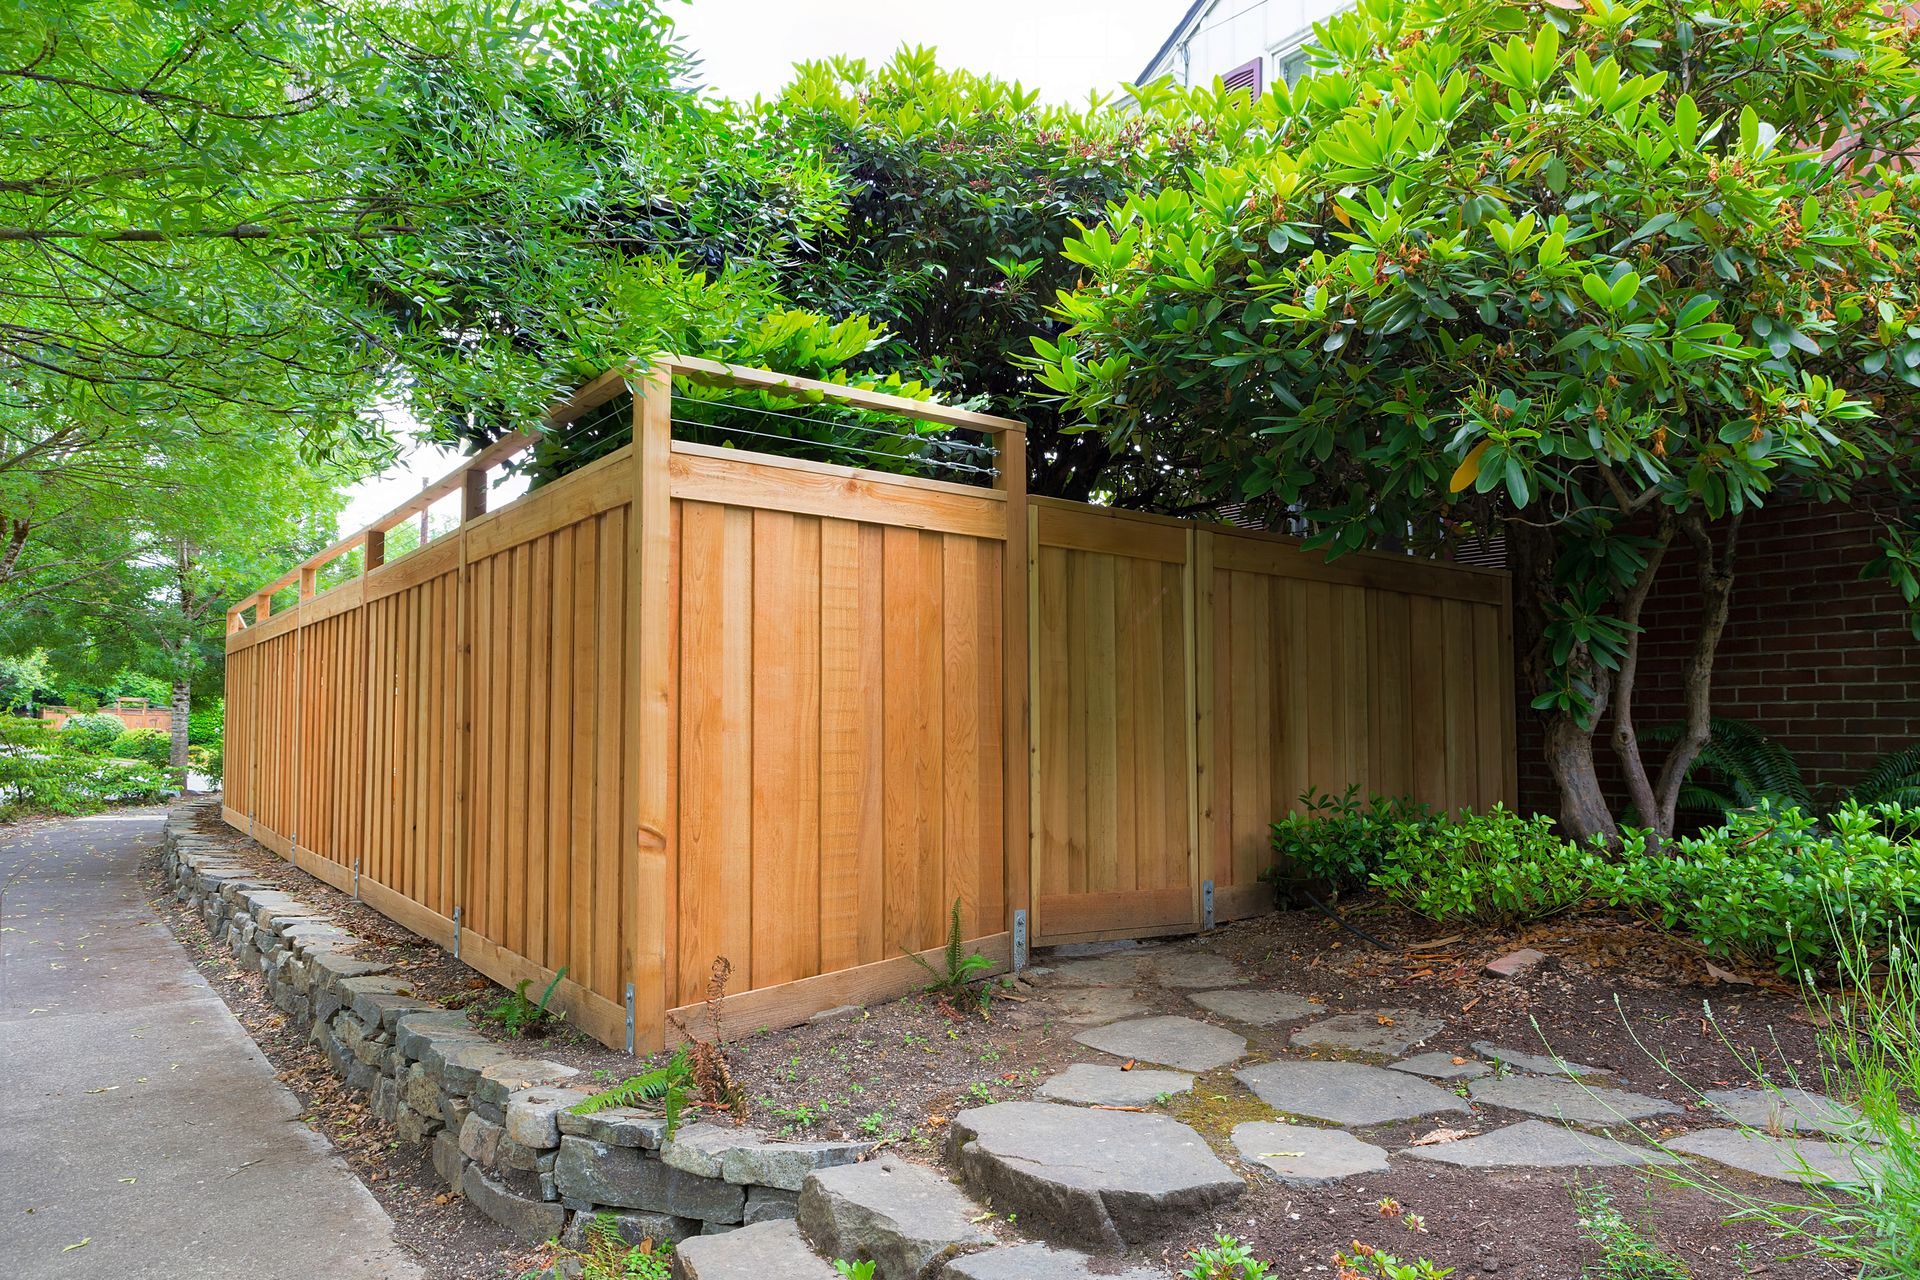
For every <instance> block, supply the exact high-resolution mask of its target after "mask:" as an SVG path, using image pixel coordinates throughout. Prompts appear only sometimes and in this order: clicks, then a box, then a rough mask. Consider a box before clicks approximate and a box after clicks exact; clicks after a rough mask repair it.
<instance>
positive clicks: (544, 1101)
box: [507, 1088, 592, 1149]
mask: <svg viewBox="0 0 1920 1280" xmlns="http://www.w3.org/2000/svg"><path fill="white" fill-rule="evenodd" d="M590 1096H592V1095H591V1094H589V1093H588V1091H587V1090H585V1089H554V1088H537V1089H522V1090H520V1091H518V1092H517V1093H514V1094H513V1095H512V1096H511V1097H509V1098H508V1099H507V1136H508V1137H510V1138H512V1139H513V1140H514V1141H515V1142H518V1143H520V1144H522V1145H523V1146H528V1147H536V1148H541V1149H547V1148H552V1147H557V1146H559V1145H560V1113H561V1112H563V1111H565V1110H566V1109H567V1108H568V1107H571V1106H573V1105H574V1104H575V1103H577V1102H580V1101H582V1100H583V1099H585V1098H588V1097H590Z"/></svg>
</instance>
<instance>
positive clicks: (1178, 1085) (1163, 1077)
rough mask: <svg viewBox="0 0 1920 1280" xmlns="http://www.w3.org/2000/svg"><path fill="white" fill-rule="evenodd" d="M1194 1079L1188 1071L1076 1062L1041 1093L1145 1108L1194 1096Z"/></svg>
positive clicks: (1097, 1103) (1060, 1099) (1058, 1099)
mask: <svg viewBox="0 0 1920 1280" xmlns="http://www.w3.org/2000/svg"><path fill="white" fill-rule="evenodd" d="M1192 1090H1193V1077H1192V1076H1190V1075H1188V1074H1187V1073H1186V1072H1184V1071H1154V1070H1151V1069H1149V1068H1146V1067H1136V1068H1134V1069H1133V1070H1132V1071H1122V1070H1121V1069H1120V1068H1119V1067H1114V1066H1108V1065H1106V1064H1105V1063H1092V1062H1076V1063H1074V1064H1073V1065H1072V1066H1070V1067H1068V1068H1067V1069H1066V1070H1065V1071H1062V1072H1061V1073H1060V1074H1059V1075H1057V1076H1054V1077H1053V1078H1052V1079H1050V1080H1048V1081H1047V1082H1046V1083H1045V1084H1043V1085H1041V1086H1040V1088H1039V1090H1038V1096H1040V1097H1042V1098H1047V1099H1050V1100H1051V1101H1054V1102H1084V1103H1088V1104H1091V1105H1093V1106H1103V1107H1144V1106H1149V1105H1151V1104H1152V1103H1153V1102H1154V1101H1155V1099H1157V1098H1159V1097H1161V1096H1162V1095H1163V1094H1178V1093H1190V1092H1192Z"/></svg>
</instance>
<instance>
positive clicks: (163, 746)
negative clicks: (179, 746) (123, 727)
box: [108, 729, 173, 769]
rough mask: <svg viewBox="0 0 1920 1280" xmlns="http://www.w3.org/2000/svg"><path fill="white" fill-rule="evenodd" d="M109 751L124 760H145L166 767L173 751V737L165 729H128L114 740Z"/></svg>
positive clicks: (157, 766) (159, 766) (158, 766)
mask: <svg viewBox="0 0 1920 1280" xmlns="http://www.w3.org/2000/svg"><path fill="white" fill-rule="evenodd" d="M108 751H109V753H110V754H112V755H115V756H118V757H119V758H120V759H122V760H144V761H146V762H147V763H148V764H150V765H153V766H155V767H156V768H161V769H164V768H166V767H167V758H168V756H170V755H172V753H173V738H172V736H171V735H170V734H168V733H167V731H166V730H164V729H128V730H127V731H126V732H125V733H123V734H121V735H120V736H119V737H117V738H115V739H114V740H113V746H111V747H110V748H108Z"/></svg>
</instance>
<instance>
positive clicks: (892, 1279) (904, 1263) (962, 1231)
mask: <svg viewBox="0 0 1920 1280" xmlns="http://www.w3.org/2000/svg"><path fill="white" fill-rule="evenodd" d="M1060 1110H1063V1111H1066V1110H1071V1108H1066V1107H1062V1108H1060ZM1080 1114H1092V1113H1089V1112H1081V1113H1080ZM956 1123H958V1122H957V1121H956ZM983 1216H984V1215H983V1214H982V1213H981V1211H980V1207H979V1206H978V1205H976V1204H975V1203H974V1202H973V1201H971V1200H969V1199H968V1198H967V1196H966V1194H965V1193H964V1192H962V1191H961V1190H960V1188H958V1187H956V1186H954V1185H953V1184H952V1183H951V1182H948V1181H947V1180H946V1179H945V1178H943V1177H941V1176H940V1175H939V1174H938V1173H936V1172H935V1171H934V1170H932V1169H929V1168H927V1167H926V1166H925V1165H918V1164H912V1163H910V1162H908V1161H906V1160H902V1159H900V1158H899V1157H898V1156H893V1155H884V1156H881V1157H880V1158H879V1159H877V1160H868V1161H866V1162H864V1163H862V1164H843V1165H838V1166H836V1167H834V1168H831V1169H821V1170H819V1171H818V1172H816V1173H814V1174H812V1175H811V1176H809V1177H808V1178H807V1181H806V1185H805V1186H803V1187H802V1188H801V1189H800V1207H799V1227H800V1231H801V1232H802V1233H804V1234H805V1236H806V1238H807V1239H808V1240H809V1241H811V1242H812V1243H813V1245H814V1246H815V1247H816V1248H818V1249H819V1250H820V1252H822V1253H824V1254H826V1255H827V1256H829V1257H833V1258H844V1259H846V1260H847V1261H848V1262H858V1261H861V1260H863V1259H868V1260H871V1261H872V1262H873V1264H874V1271H875V1273H876V1274H877V1276H878V1280H919V1278H920V1277H924V1276H927V1275H931V1274H937V1272H938V1269H939V1268H938V1265H937V1264H938V1263H940V1262H941V1261H943V1260H945V1259H948V1258H951V1257H954V1256H955V1255H957V1254H959V1253H961V1252H963V1251H965V1250H968V1249H974V1248H978V1247H979V1246H981V1245H988V1244H992V1243H993V1242H994V1239H993V1236H992V1235H991V1234H990V1233H989V1232H988V1231H987V1230H986V1229H985V1228H984V1227H982V1226H981V1225H980V1221H981V1219H982V1218H983ZM775 1225H779V1224H773V1223H764V1224H761V1225H760V1226H754V1227H748V1228H745V1230H748V1231H762V1230H764V1229H765V1228H766V1227H768V1226H775ZM783 1274H785V1273H783V1272H781V1271H779V1270H777V1269H775V1270H770V1271H766V1272H763V1273H762V1274H761V1275H759V1276H756V1277H754V1278H753V1280H770V1278H771V1277H773V1276H778V1275H783Z"/></svg>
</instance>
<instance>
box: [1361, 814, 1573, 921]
mask: <svg viewBox="0 0 1920 1280" xmlns="http://www.w3.org/2000/svg"><path fill="white" fill-rule="evenodd" d="M1604 861H1605V854H1604V852H1603V851H1602V850H1600V849H1599V848H1582V847H1581V846H1579V845H1576V844H1573V843H1571V842H1569V841H1566V840H1562V839H1561V838H1560V837H1559V836H1557V835H1555V834H1554V832H1553V819H1552V818H1549V817H1547V816H1546V815H1545V814H1535V815H1534V816H1532V817H1530V818H1523V817H1521V816H1520V815H1519V814H1517V813H1515V812H1513V811H1512V810H1511V809H1508V808H1507V807H1506V806H1505V805H1495V806H1494V807H1493V808H1492V810H1490V811H1489V812H1487V813H1475V814H1468V815H1467V816H1465V817H1463V818H1460V819H1459V820H1457V821H1453V822H1429V823H1424V824H1420V825H1412V824H1403V825H1402V826H1400V827H1398V828H1396V829H1395V831H1394V839H1393V843H1392V845H1391V846H1390V847H1389V851H1388V855H1387V858H1386V861H1385V863H1384V864H1383V865H1382V866H1381V868H1380V869H1379V870H1378V871H1376V872H1374V874H1373V879H1372V884H1373V886H1374V888H1376V889H1379V890H1381V891H1382V892H1383V893H1385V894H1386V895H1387V896H1388V897H1390V898H1392V899H1393V900H1394V901H1395V902H1398V903H1399V904H1401V905H1402V906H1404V907H1406V908H1407V909H1408V910H1410V911H1413V912H1415V913H1417V914H1419V915H1423V916H1425V917H1427V918H1428V919H1429V920H1437V921H1440V922H1442V923H1447V922H1453V921H1468V922H1472V923H1476V924H1487V925H1499V926H1513V925H1519V924H1525V923H1527V922H1528V921H1532V920H1543V919H1545V918H1546V917H1548V916H1552V915H1558V914H1559V913H1560V912H1562V911H1565V910H1567V909H1568V908H1570V907H1575V906H1578V905H1579V904H1580V903H1581V901H1582V900H1584V899H1585V898H1586V897H1587V894H1588V892H1589V891H1590V890H1591V888H1592V886H1593V883H1594V880H1595V878H1596V877H1597V876H1599V875H1600V874H1601V872H1602V869H1603V864H1604Z"/></svg>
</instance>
